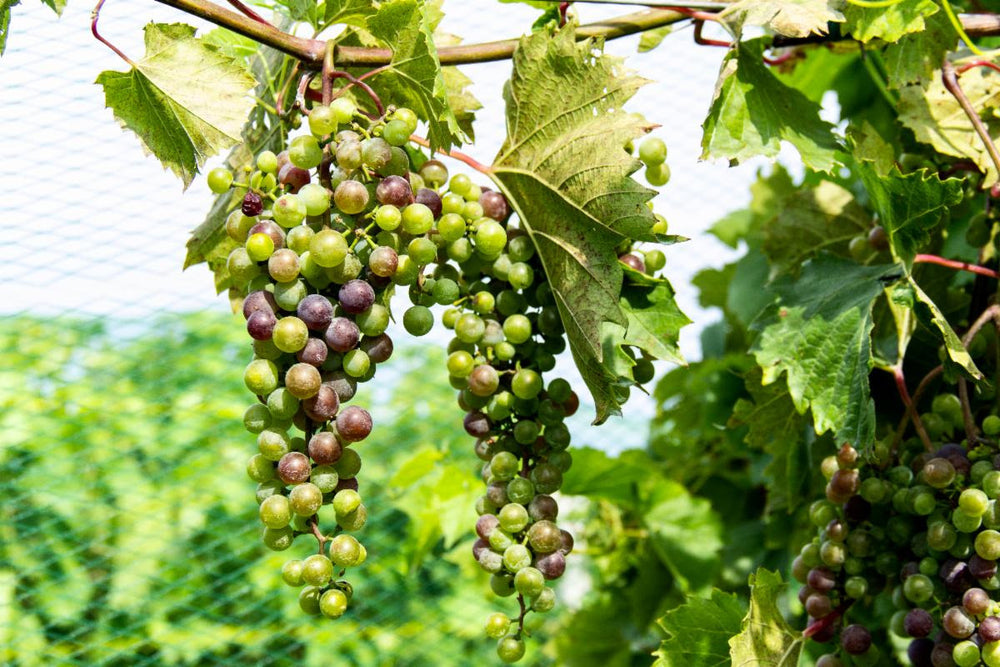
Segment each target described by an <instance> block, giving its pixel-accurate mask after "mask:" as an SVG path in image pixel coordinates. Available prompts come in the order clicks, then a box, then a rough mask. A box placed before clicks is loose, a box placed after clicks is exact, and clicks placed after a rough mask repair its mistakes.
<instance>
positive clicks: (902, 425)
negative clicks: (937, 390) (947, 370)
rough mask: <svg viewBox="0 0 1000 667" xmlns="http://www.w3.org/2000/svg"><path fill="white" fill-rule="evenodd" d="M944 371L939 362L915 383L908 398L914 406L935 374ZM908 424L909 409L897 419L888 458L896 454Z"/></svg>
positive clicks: (942, 365)
mask: <svg viewBox="0 0 1000 667" xmlns="http://www.w3.org/2000/svg"><path fill="white" fill-rule="evenodd" d="M943 372H944V364H939V365H937V366H935V367H934V368H932V369H931V370H930V372H929V373H927V375H925V376H924V378H923V379H922V380H921V381H920V384H918V385H917V389H916V391H914V392H913V397H912V398H911V399H910V400H911V402H912V403H913V405H914V406H917V405H920V399H921V398H923V395H924V392H925V391H927V388H928V387H929V386H930V385H931V382H932V381H933V380H934V378H936V377H937V376H939V375H941V374H942V373H943ZM909 424H910V411H909V410H906V411H905V412H904V413H903V417H902V418H901V419H900V420H899V426H897V427H896V435H895V437H894V438H893V439H892V447H891V449H890V450H889V454H890V460H891V458H892V456H894V455H895V454H896V452H897V451H898V450H899V445H900V443H902V442H903V434H904V433H906V427H907V426H909Z"/></svg>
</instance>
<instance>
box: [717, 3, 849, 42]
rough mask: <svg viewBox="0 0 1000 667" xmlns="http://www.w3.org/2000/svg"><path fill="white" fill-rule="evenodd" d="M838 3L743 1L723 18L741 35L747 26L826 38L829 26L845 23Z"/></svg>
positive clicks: (728, 8)
mask: <svg viewBox="0 0 1000 667" xmlns="http://www.w3.org/2000/svg"><path fill="white" fill-rule="evenodd" d="M839 4H840V3H839V2H836V1H835V0H739V1H738V2H735V3H733V4H731V5H730V6H728V7H726V9H725V10H723V12H722V13H721V14H720V15H719V17H720V18H721V19H722V20H723V21H725V22H726V23H727V24H729V25H730V26H731V27H732V29H733V32H734V34H736V35H740V34H742V32H743V28H744V27H746V26H761V27H763V28H766V29H768V30H770V31H771V32H773V33H775V34H777V35H783V36H785V37H808V36H809V35H825V34H826V33H827V32H829V29H828V26H827V24H828V23H830V22H840V21H843V20H844V15H843V14H841V13H840V11H838V9H837V7H836V6H837V5H839Z"/></svg>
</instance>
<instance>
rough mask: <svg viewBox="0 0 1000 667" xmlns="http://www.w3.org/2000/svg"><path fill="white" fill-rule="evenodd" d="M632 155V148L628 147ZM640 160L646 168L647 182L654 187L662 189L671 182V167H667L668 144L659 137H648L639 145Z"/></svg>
mask: <svg viewBox="0 0 1000 667" xmlns="http://www.w3.org/2000/svg"><path fill="white" fill-rule="evenodd" d="M625 148H626V150H627V151H628V152H629V153H632V146H631V145H629V146H626V147H625ZM639 159H640V160H641V161H642V163H643V165H645V167H646V171H645V172H644V173H645V176H646V182H647V183H649V184H650V185H652V186H653V187H657V188H658V187H662V186H664V185H666V184H667V182H669V181H670V167H669V166H668V165H667V144H665V143H664V142H663V139H660V138H659V137H647V138H645V139H643V141H642V143H641V144H639Z"/></svg>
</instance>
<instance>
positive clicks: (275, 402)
mask: <svg viewBox="0 0 1000 667" xmlns="http://www.w3.org/2000/svg"><path fill="white" fill-rule="evenodd" d="M267 409H268V410H269V411H270V413H271V415H272V416H274V417H275V418H277V419H291V418H292V417H294V416H295V413H296V412H298V410H299V399H297V398H295V397H294V396H292V394H291V392H289V391H288V389H286V388H285V387H278V388H277V389H275V390H274V391H272V392H271V394H270V395H269V396H268V397H267Z"/></svg>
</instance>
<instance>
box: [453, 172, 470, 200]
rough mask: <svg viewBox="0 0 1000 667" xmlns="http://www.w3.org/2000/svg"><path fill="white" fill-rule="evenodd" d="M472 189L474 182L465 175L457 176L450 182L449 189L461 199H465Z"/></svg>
mask: <svg viewBox="0 0 1000 667" xmlns="http://www.w3.org/2000/svg"><path fill="white" fill-rule="evenodd" d="M471 188H472V181H471V180H470V179H469V177H468V176H466V175H465V174H455V175H454V176H452V177H451V180H450V181H448V189H449V190H450V191H452V192H454V193H455V194H456V195H459V196H460V197H465V194H466V193H467V192H469V190H470V189H471Z"/></svg>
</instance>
